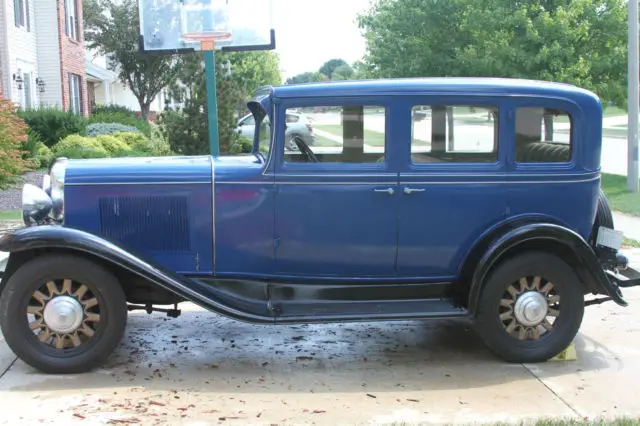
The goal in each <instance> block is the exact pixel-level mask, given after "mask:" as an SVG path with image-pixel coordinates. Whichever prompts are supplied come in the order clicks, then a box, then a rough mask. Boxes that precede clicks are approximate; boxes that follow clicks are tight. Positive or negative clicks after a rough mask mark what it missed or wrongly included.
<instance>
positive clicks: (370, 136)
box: [313, 124, 384, 146]
mask: <svg viewBox="0 0 640 426" xmlns="http://www.w3.org/2000/svg"><path fill="white" fill-rule="evenodd" d="M313 127H314V128H316V129H318V130H323V131H325V132H328V133H331V134H333V135H336V136H339V137H341V136H342V125H341V124H316V125H314V126H313ZM319 136H320V135H317V134H316V138H318V137H319ZM323 139H325V140H329V141H330V142H331V143H333V144H334V145H321V146H341V145H342V144H340V143H337V142H334V141H332V140H330V139H326V138H323ZM364 143H365V144H367V145H371V146H384V133H380V132H376V131H374V130H368V129H364Z"/></svg>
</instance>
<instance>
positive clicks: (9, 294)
mask: <svg viewBox="0 0 640 426" xmlns="http://www.w3.org/2000/svg"><path fill="white" fill-rule="evenodd" d="M126 322H127V306H126V299H125V295H124V292H123V291H122V288H121V287H120V283H119V282H118V280H117V279H116V278H115V277H114V276H113V274H111V273H110V272H109V271H107V270H106V269H104V268H103V267H102V266H100V265H99V264H96V263H94V262H91V261H89V260H87V259H85V258H82V257H78V256H70V255H48V256H43V257H38V258H36V259H34V260H31V261H29V262H27V263H25V264H24V265H22V266H21V267H20V268H19V269H18V270H17V271H16V272H15V273H14V274H13V275H12V276H11V278H10V279H9V281H8V282H7V285H6V287H5V288H4V290H3V291H2V297H1V298H0V327H2V333H3V334H4V336H5V339H6V341H7V344H8V345H9V347H10V348H11V349H12V350H13V351H14V353H15V354H16V355H17V356H18V357H19V358H20V359H21V360H23V361H24V362H26V363H27V364H29V365H31V366H32V367H34V368H36V369H38V370H40V371H42V372H45V373H54V374H58V373H82V372H86V371H89V370H91V369H92V368H94V367H96V366H99V365H100V364H102V363H103V362H104V361H106V359H107V358H108V357H109V356H110V355H111V353H112V352H113V350H114V349H115V348H116V347H117V345H118V343H119V342H120V340H121V339H122V335H123V333H124V329H125V326H126Z"/></svg>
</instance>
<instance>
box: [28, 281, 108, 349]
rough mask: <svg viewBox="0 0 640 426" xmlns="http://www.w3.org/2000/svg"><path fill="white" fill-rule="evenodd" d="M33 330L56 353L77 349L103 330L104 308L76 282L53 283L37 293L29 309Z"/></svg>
mask: <svg viewBox="0 0 640 426" xmlns="http://www.w3.org/2000/svg"><path fill="white" fill-rule="evenodd" d="M26 313H27V321H28V322H29V328H31V330H33V332H34V334H35V335H36V337H37V338H38V340H40V341H41V342H42V343H44V344H46V345H48V346H53V347H55V348H56V349H65V348H76V347H78V346H80V345H81V344H83V342H86V341H87V340H89V339H91V338H92V337H93V335H94V334H95V332H96V331H97V329H98V327H99V326H100V304H99V302H98V299H97V298H96V297H95V295H94V294H93V293H92V292H91V290H90V289H89V287H87V286H85V285H82V284H78V283H75V282H73V281H72V280H69V279H65V280H56V281H49V282H47V283H46V284H45V285H43V286H42V287H40V288H39V289H37V290H36V291H34V292H33V294H32V295H31V300H30V301H29V304H28V306H27V312H26Z"/></svg>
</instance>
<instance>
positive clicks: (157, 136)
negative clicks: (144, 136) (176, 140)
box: [149, 125, 174, 156]
mask: <svg viewBox="0 0 640 426" xmlns="http://www.w3.org/2000/svg"><path fill="white" fill-rule="evenodd" d="M149 145H150V146H151V152H152V153H153V155H159V156H163V155H174V153H173V152H172V151H171V146H170V145H169V141H167V139H166V138H165V137H164V135H163V134H162V131H161V129H160V126H156V125H152V126H151V137H150V138H149Z"/></svg>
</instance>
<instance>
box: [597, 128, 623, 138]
mask: <svg viewBox="0 0 640 426" xmlns="http://www.w3.org/2000/svg"><path fill="white" fill-rule="evenodd" d="M627 135H628V133H627V128H626V127H620V128H618V127H615V128H611V127H605V128H604V129H602V136H609V137H612V138H626V137H627Z"/></svg>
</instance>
